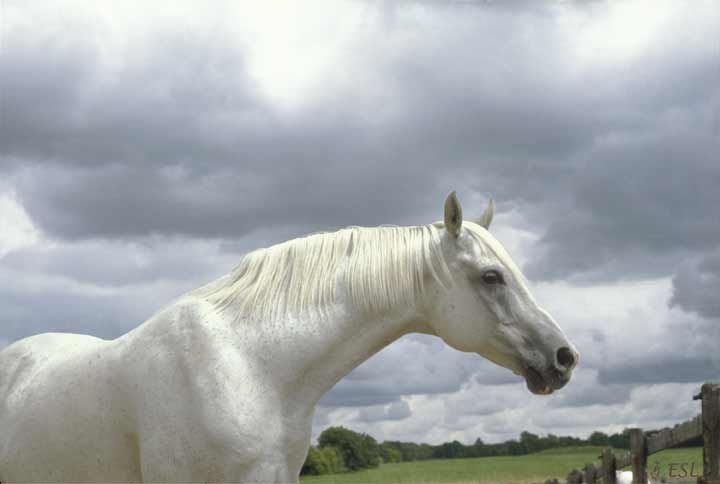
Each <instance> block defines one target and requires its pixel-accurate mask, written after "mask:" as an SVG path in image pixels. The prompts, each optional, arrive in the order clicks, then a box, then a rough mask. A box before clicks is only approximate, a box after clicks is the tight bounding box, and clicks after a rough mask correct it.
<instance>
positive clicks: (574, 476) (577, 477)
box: [567, 469, 583, 484]
mask: <svg viewBox="0 0 720 484" xmlns="http://www.w3.org/2000/svg"><path fill="white" fill-rule="evenodd" d="M582 481H583V473H582V472H580V469H573V470H572V472H571V473H570V474H568V476H567V484H582Z"/></svg>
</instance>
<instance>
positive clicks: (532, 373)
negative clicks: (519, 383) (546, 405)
mask: <svg viewBox="0 0 720 484" xmlns="http://www.w3.org/2000/svg"><path fill="white" fill-rule="evenodd" d="M523 376H524V377H525V383H526V385H527V388H528V390H530V391H531V392H532V393H534V394H535V395H550V394H551V393H552V392H553V388H552V387H551V386H550V385H549V384H548V383H547V382H546V381H545V378H543V376H542V374H541V373H540V372H539V371H537V370H536V369H535V368H532V367H530V366H528V367H525V368H523Z"/></svg>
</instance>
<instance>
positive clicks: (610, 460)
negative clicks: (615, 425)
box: [545, 383, 720, 484]
mask: <svg viewBox="0 0 720 484" xmlns="http://www.w3.org/2000/svg"><path fill="white" fill-rule="evenodd" d="M695 399H699V400H702V413H701V414H700V415H698V416H697V417H695V418H693V419H690V420H688V421H687V422H683V423H681V424H678V425H675V426H674V427H672V428H667V429H663V430H661V431H659V432H653V434H652V435H648V434H647V433H646V432H644V431H643V430H642V429H637V428H635V429H630V451H629V452H626V453H624V454H622V455H619V456H618V455H615V454H614V453H613V451H612V449H610V448H607V449H604V450H603V453H602V455H601V456H600V459H601V460H600V466H599V467H597V466H596V464H595V463H590V464H587V465H586V466H585V467H584V469H583V470H582V471H581V470H580V469H573V470H572V471H571V472H570V474H568V476H567V481H566V482H567V484H599V483H602V484H617V475H616V471H617V470H618V469H622V468H623V467H627V466H630V465H632V472H633V484H648V471H647V458H648V456H649V455H651V454H655V453H657V452H660V451H662V450H665V449H670V448H672V447H676V446H678V445H680V444H684V443H685V442H688V441H690V440H693V439H696V438H699V437H702V439H703V475H702V477H698V478H697V483H698V484H720V384H714V383H706V384H704V385H703V386H702V388H701V390H700V394H699V395H697V396H696V397H695ZM545 484H561V483H560V481H558V480H557V479H552V480H548V481H545Z"/></svg>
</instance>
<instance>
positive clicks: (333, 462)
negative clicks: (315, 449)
mask: <svg viewBox="0 0 720 484" xmlns="http://www.w3.org/2000/svg"><path fill="white" fill-rule="evenodd" d="M320 453H322V456H323V458H324V459H325V462H326V463H327V470H328V473H329V474H338V473H340V472H345V470H346V469H345V462H343V456H342V454H341V453H340V451H339V450H338V449H337V447H332V446H328V447H323V448H322V449H320Z"/></svg>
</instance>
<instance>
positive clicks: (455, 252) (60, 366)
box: [0, 192, 578, 483]
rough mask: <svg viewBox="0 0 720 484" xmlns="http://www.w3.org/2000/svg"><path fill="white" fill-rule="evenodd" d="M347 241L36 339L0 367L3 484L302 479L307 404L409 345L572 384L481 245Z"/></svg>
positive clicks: (384, 238)
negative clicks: (103, 334) (110, 324)
mask: <svg viewBox="0 0 720 484" xmlns="http://www.w3.org/2000/svg"><path fill="white" fill-rule="evenodd" d="M493 213H494V206H493V204H492V202H491V204H490V206H489V207H488V209H487V210H486V211H485V213H484V215H483V216H482V218H481V219H480V220H479V221H478V223H474V222H465V223H463V220H462V211H461V208H460V204H459V202H458V200H457V198H456V196H455V193H454V192H453V193H451V194H450V195H449V197H448V198H447V200H446V203H445V220H444V223H443V222H437V223H435V224H431V225H425V226H417V227H376V228H360V227H350V228H346V229H343V230H339V231H337V232H334V233H321V234H315V235H311V236H307V237H303V238H298V239H295V240H291V241H288V242H285V243H282V244H278V245H275V246H272V247H269V248H266V249H259V250H256V251H254V252H251V253H249V254H247V255H246V256H245V257H244V258H243V259H242V260H241V262H240V264H239V266H238V267H237V268H236V269H234V270H233V272H231V273H230V274H228V275H226V276H224V277H222V278H220V279H218V280H217V281H215V282H212V283H210V284H208V285H207V286H204V287H201V288H199V289H196V290H194V291H191V292H189V293H188V294H185V295H184V296H182V297H181V298H180V299H178V300H177V301H175V302H174V303H172V304H171V305H170V306H168V307H166V308H164V309H163V310H161V311H160V312H159V313H157V314H156V315H155V316H153V317H151V318H150V319H149V320H148V321H146V322H145V323H144V324H142V325H140V326H139V327H137V328H136V329H134V330H132V331H130V332H129V333H127V334H126V335H124V336H122V337H120V338H118V339H116V340H113V341H105V340H101V339H98V338H94V337H91V336H83V335H75V334H58V333H50V334H41V335H37V336H32V337H29V338H26V339H24V340H20V341H18V342H16V343H14V344H13V345H11V346H9V347H7V348H6V349H4V350H3V351H2V352H0V481H2V482H5V483H7V482H15V481H43V482H51V481H54V482H56V481H72V482H83V481H85V482H90V481H92V482H128V481H135V482H137V481H153V482H161V481H164V482H197V481H202V482H208V481H224V482H297V480H298V475H299V472H300V468H301V466H302V464H303V461H304V459H305V457H306V454H307V451H308V447H309V445H310V438H311V424H312V420H313V412H314V409H315V404H316V403H317V402H318V400H319V399H320V397H322V396H323V394H325V393H326V392H327V391H328V390H329V389H330V388H331V387H332V386H333V385H334V384H335V383H336V382H338V381H339V380H340V379H341V378H342V377H343V376H344V375H346V374H347V373H348V372H350V371H351V370H352V369H353V368H355V367H356V366H358V365H359V364H360V363H362V362H363V361H365V360H366V359H367V358H369V357H370V356H371V355H373V354H374V353H376V352H377V351H379V350H380V349H381V348H383V347H384V346H386V345H388V344H390V343H391V342H392V341H394V340H396V339H397V338H399V337H400V336H402V335H404V334H407V333H412V332H418V333H427V334H433V335H437V336H440V337H441V338H442V339H443V340H445V342H447V343H448V344H449V345H450V346H452V347H453V348H456V349H458V350H460V351H467V352H476V353H478V354H480V355H482V356H483V357H485V358H488V359H489V360H491V361H494V362H495V363H497V364H499V365H502V366H504V367H506V368H508V369H510V370H512V371H513V372H515V373H516V374H519V375H523V376H524V377H525V379H526V382H527V386H528V388H529V389H530V391H532V392H533V393H536V394H548V393H551V392H552V391H553V390H557V389H559V388H561V387H562V386H563V385H565V384H566V383H567V382H568V380H569V379H570V375H571V373H572V370H573V368H574V367H575V365H576V363H577V361H578V353H577V352H576V351H575V349H574V348H573V346H572V344H571V343H570V342H569V341H568V340H567V338H566V337H565V334H563V332H562V330H561V329H560V328H559V327H558V326H557V324H556V323H555V322H554V321H553V319H552V318H551V317H550V315H548V313H547V312H545V311H544V310H542V309H541V308H540V307H538V305H537V304H536V303H535V301H534V300H533V298H532V296H531V295H530V293H529V291H528V289H527V287H526V285H525V283H524V281H523V277H522V274H521V273H520V271H519V270H518V268H517V267H516V265H515V264H514V263H513V261H512V260H511V259H510V257H509V256H508V254H507V253H506V251H505V250H504V248H503V247H502V245H500V243H499V242H498V241H497V240H496V239H495V238H494V237H493V236H492V235H491V234H490V233H489V232H488V231H487V230H486V228H487V227H488V226H489V225H490V221H491V220H492V217H493Z"/></svg>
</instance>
